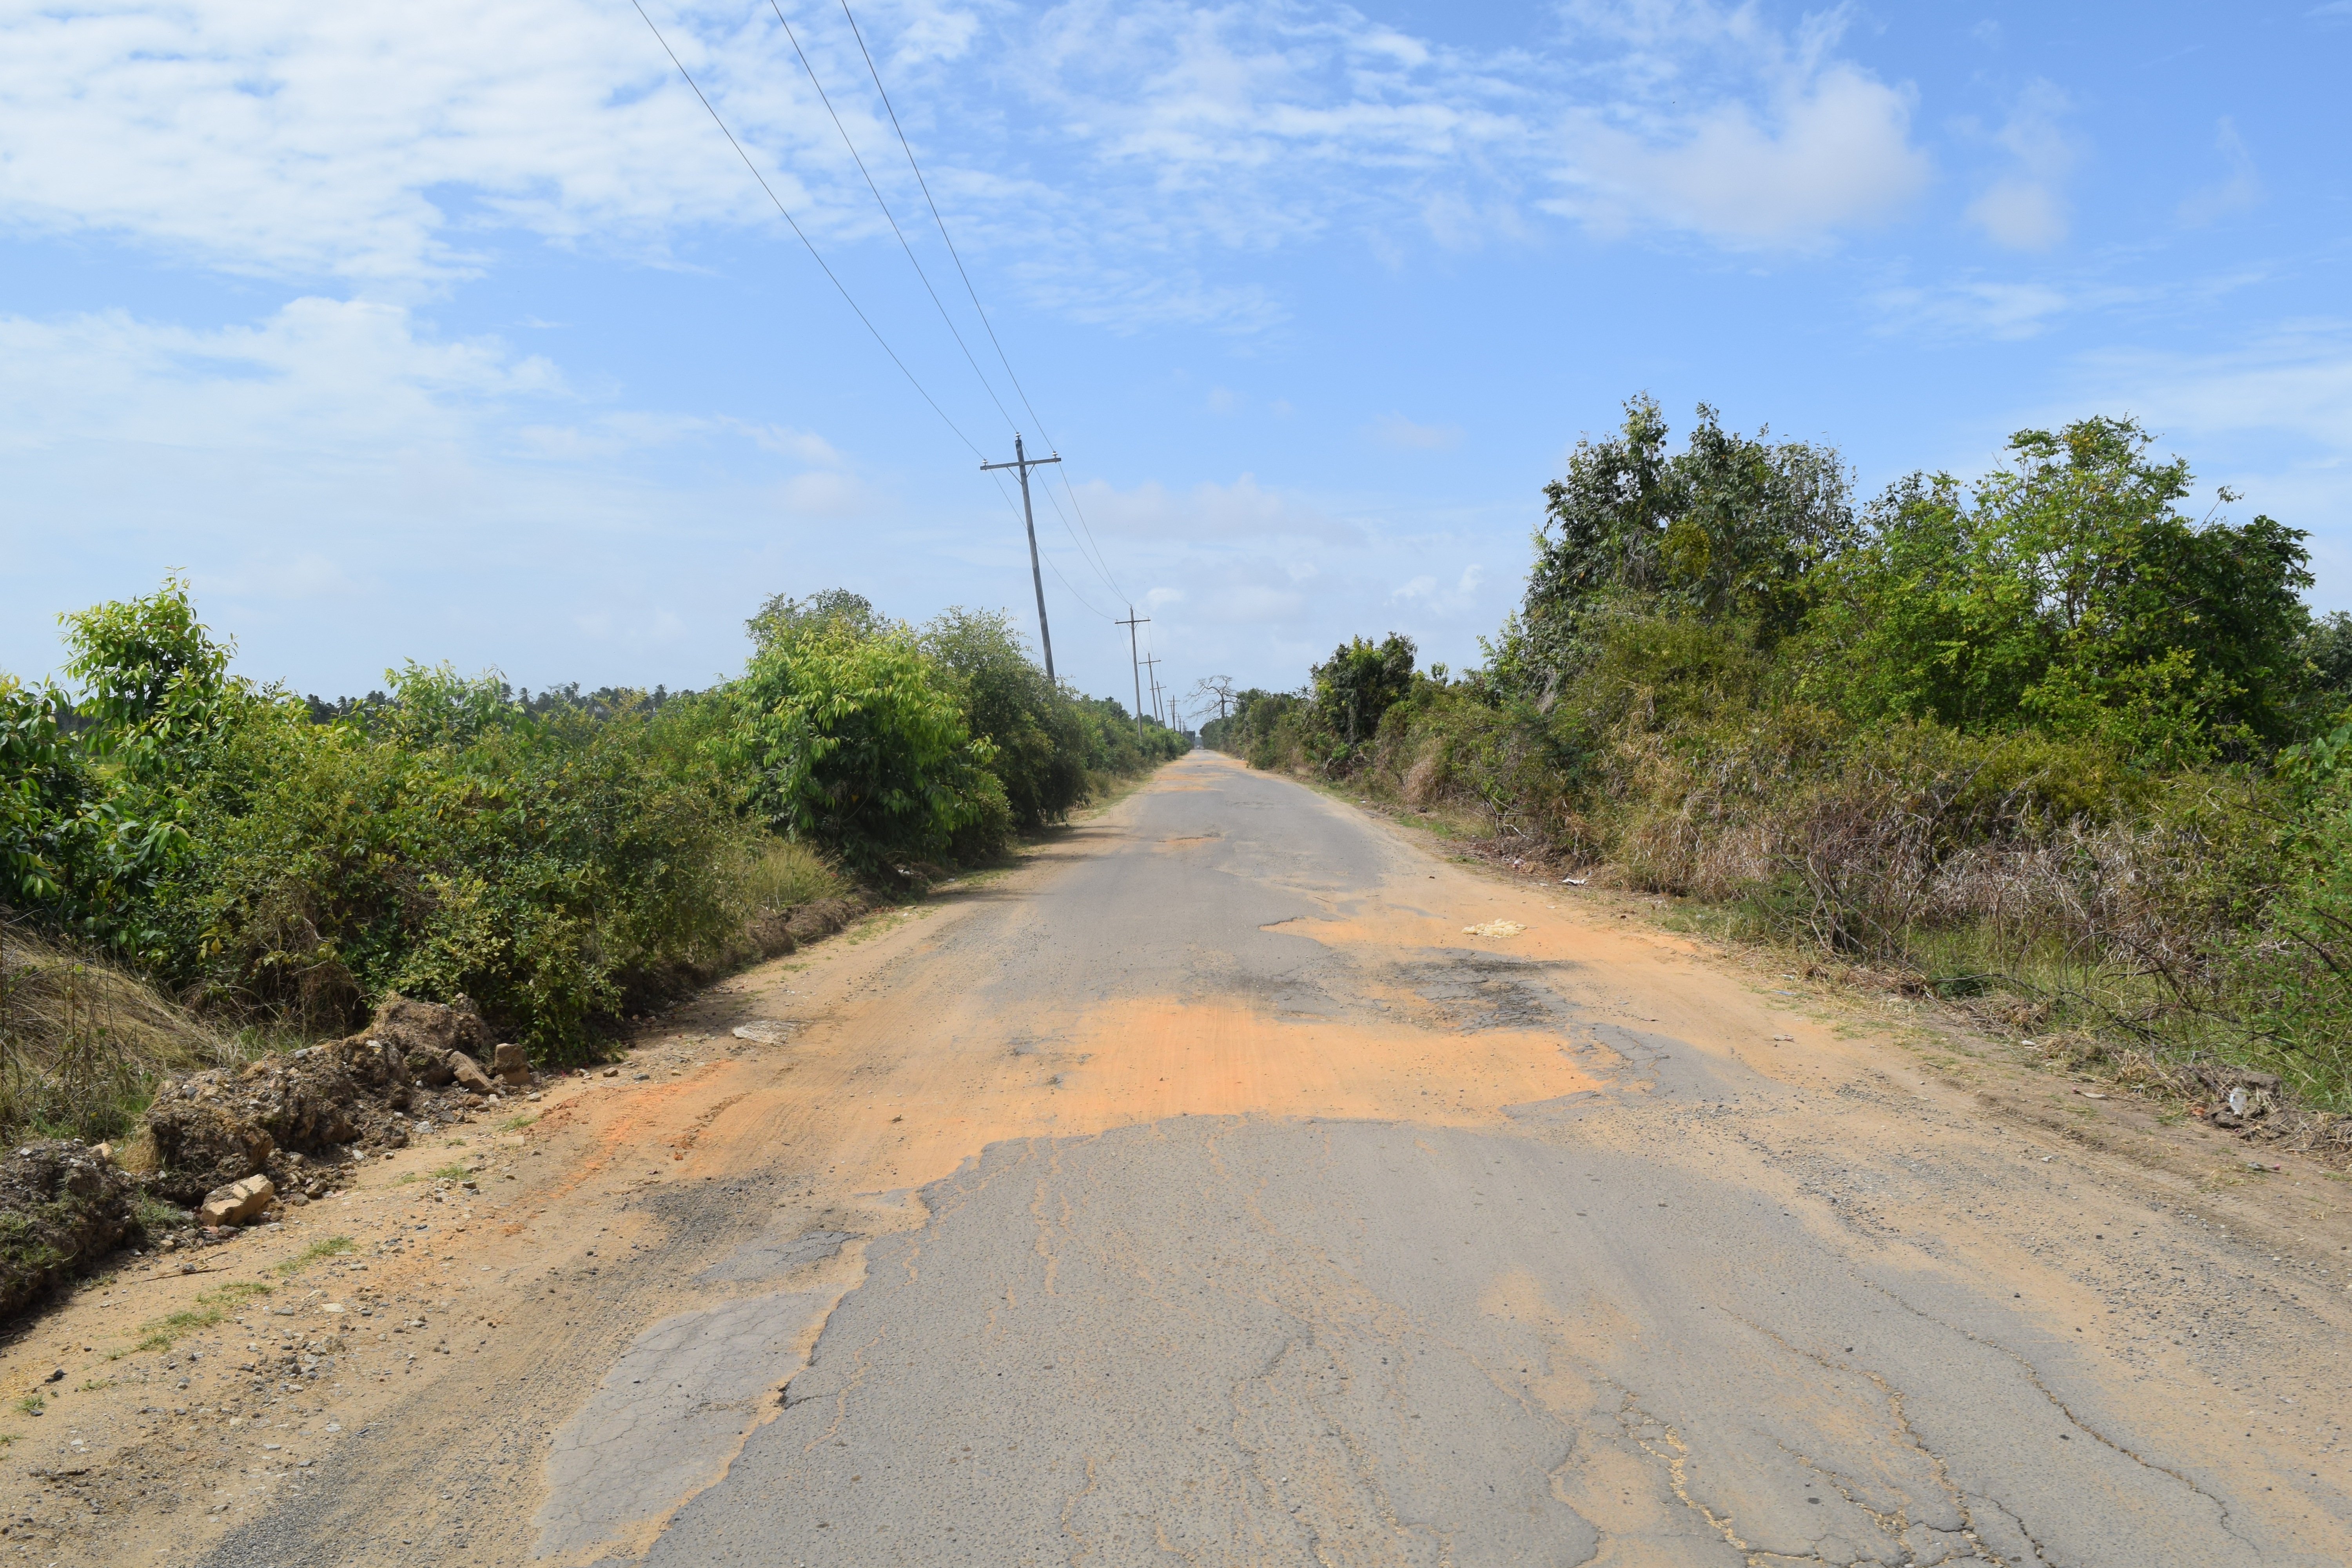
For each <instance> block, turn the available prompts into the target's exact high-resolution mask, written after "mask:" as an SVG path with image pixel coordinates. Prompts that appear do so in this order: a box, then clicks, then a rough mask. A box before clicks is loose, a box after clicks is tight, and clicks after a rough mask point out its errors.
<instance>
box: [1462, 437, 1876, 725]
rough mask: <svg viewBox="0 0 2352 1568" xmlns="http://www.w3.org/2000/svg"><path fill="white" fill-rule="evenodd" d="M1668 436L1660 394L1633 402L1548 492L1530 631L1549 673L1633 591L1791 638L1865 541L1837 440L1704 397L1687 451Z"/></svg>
mask: <svg viewBox="0 0 2352 1568" xmlns="http://www.w3.org/2000/svg"><path fill="white" fill-rule="evenodd" d="M1668 434H1669V431H1668V429H1667V426H1666V420H1665V416H1664V412H1663V411H1662V410H1661V409H1660V408H1659V406H1658V405H1657V403H1656V401H1655V400H1654V399H1653V398H1651V397H1649V396H1648V395H1641V396H1636V397H1633V398H1629V399H1628V400H1627V401H1626V404H1625V419H1624V423H1623V425H1622V427H1621V430H1620V432H1619V434H1618V435H1617V436H1616V437H1612V438H1610V439H1608V440H1604V441H1598V442H1596V441H1592V440H1591V439H1589V438H1588V439H1583V440H1580V441H1579V442H1578V443H1577V445H1576V450H1575V451H1574V452H1572V453H1570V456H1569V460H1568V472H1567V473H1566V474H1565V475H1563V476H1562V477H1561V478H1560V479H1556V480H1554V481H1553V482H1552V483H1550V484H1549V485H1546V486H1545V487H1544V500H1545V510H1544V521H1543V523H1542V524H1541V525H1540V526H1539V527H1538V529H1537V531H1536V538H1535V544H1536V563H1535V566H1534V569H1533V571H1532V572H1531V573H1530V574H1529V577H1528V590H1527V599H1526V605H1525V608H1524V615H1523V619H1522V626H1521V628H1520V630H1519V633H1518V636H1519V637H1520V638H1522V639H1524V640H1526V641H1527V642H1529V643H1531V644H1532V646H1533V650H1534V656H1533V662H1534V663H1536V664H1538V665H1541V666H1543V667H1544V668H1546V669H1547V671H1548V673H1547V677H1546V679H1549V680H1552V681H1556V680H1557V671H1558V667H1559V664H1560V662H1561V661H1562V660H1563V659H1573V658H1575V657H1577V656H1578V653H1579V651H1580V649H1581V648H1582V647H1583V646H1584V645H1585V643H1586V641H1587V639H1586V637H1585V635H1584V630H1583V623H1584V622H1585V621H1586V620H1587V619H1588V618H1589V617H1590V616H1591V615H1593V614H1594V613H1595V612H1597V611H1600V610H1602V609H1604V608H1606V607H1608V606H1609V605H1616V604H1622V603H1624V602H1626V601H1628V600H1630V601H1632V602H1633V603H1634V604H1635V605H1640V606H1643V607H1651V606H1654V607H1658V608H1663V609H1665V610H1667V611H1669V612H1673V613H1683V614H1693V615H1697V616H1702V617H1705V618H1707V619H1724V618H1734V617H1737V618H1742V619H1746V620H1748V621H1751V622H1753V623H1754V625H1755V626H1756V628H1757V630H1758V631H1759V633H1761V634H1763V635H1764V636H1766V637H1779V636H1781V635H1783V634H1785V633H1787V632H1789V631H1791V630H1793V629H1794V628H1795V627H1796V626H1797V625H1798V623H1799V622H1800V621H1801V618H1802V616H1803V614H1804V611H1805V609H1806V606H1807V605H1808V604H1809V603H1810V597H1811V596H1810V593H1809V584H1810V583H1811V579H1812V578H1813V576H1814V574H1816V573H1817V572H1818V571H1819V570H1820V569H1821V568H1822V566H1823V565H1824V564H1825V563H1829V562H1831V561H1833V560H1834V559H1836V558H1837V557H1838V556H1839V555H1840V554H1842V553H1843V552H1844V551H1845V550H1846V549H1848V548H1849V547H1850V546H1851V544H1852V542H1853V535H1854V519H1853V507H1852V505H1851V503H1850V500H1849V498H1848V484H1847V477H1846V471H1845V468H1844V465H1843V462H1842V461H1841V460H1840V458H1839V457H1838V454H1837V452H1836V451H1835V449H1834V448H1831V447H1814V446H1811V445H1808V444H1806V443H1804V442H1801V441H1792V442H1782V443H1780V444H1779V445H1772V444H1770V443H1769V442H1768V441H1767V439H1766V435H1767V433H1766V432H1763V431H1759V432H1758V433H1757V435H1756V436H1755V437H1745V436H1741V435H1738V434H1737V433H1734V432H1727V431H1726V430H1725V429H1724V428H1723V426H1722V424H1721V421H1720V419H1719V418H1718V416H1717V414H1716V411H1715V410H1714V409H1712V408H1710V407H1708V406H1707V405H1705V404H1701V405H1699V408H1698V423H1697V425H1696V427H1695V428H1694V429H1693V430H1692V432H1691V436H1690V439H1689V441H1688V442H1687V443H1686V444H1685V448H1684V450H1683V451H1681V452H1679V453H1673V454H1669V453H1668V451H1667V449H1666V438H1667V436H1668ZM1507 635H1508V634H1507ZM1517 658H1521V659H1526V658H1528V652H1527V651H1526V650H1524V649H1523V650H1522V651H1521V652H1520V653H1519V654H1517Z"/></svg>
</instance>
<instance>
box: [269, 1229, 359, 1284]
mask: <svg viewBox="0 0 2352 1568" xmlns="http://www.w3.org/2000/svg"><path fill="white" fill-rule="evenodd" d="M351 1249H352V1238H351V1237H348V1236H331V1237H326V1238H325V1239H324V1240H322V1241H314V1242H312V1243H311V1244H310V1246H308V1247H304V1248H303V1249H302V1250H301V1251H299V1252H298V1253H296V1254H295V1255H294V1256H293V1257H291V1258H288V1259H287V1260H286V1261H285V1262H283V1263H280V1264H279V1265H278V1269H277V1272H278V1276H279V1277H280V1278H281V1279H292V1278H293V1277H294V1276H295V1275H297V1274H299V1273H301V1272H302V1270H303V1269H305V1268H309V1267H310V1265H311V1264H313V1263H316V1262H318V1261H319V1259H320V1258H339V1257H341V1255H342V1254H344V1253H346V1252H349V1251H350V1250H351Z"/></svg>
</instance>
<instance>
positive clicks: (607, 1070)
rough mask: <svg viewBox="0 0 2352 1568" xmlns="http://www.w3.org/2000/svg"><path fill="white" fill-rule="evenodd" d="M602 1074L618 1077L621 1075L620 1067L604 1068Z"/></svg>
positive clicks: (608, 1076)
mask: <svg viewBox="0 0 2352 1568" xmlns="http://www.w3.org/2000/svg"><path fill="white" fill-rule="evenodd" d="M604 1076H605V1077H606V1078H618V1077H620V1076H621V1069H620V1068H605V1069H604Z"/></svg>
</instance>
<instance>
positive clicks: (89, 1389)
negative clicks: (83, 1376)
mask: <svg viewBox="0 0 2352 1568" xmlns="http://www.w3.org/2000/svg"><path fill="white" fill-rule="evenodd" d="M113 1386H114V1379H112V1378H110V1377H93V1378H90V1379H89V1380H87V1381H86V1382H83V1383H81V1384H79V1385H77V1386H76V1387H75V1389H74V1392H75V1393H76V1394H96V1393H97V1392H98V1391H99V1390H100V1389H101V1388H112V1387H113Z"/></svg>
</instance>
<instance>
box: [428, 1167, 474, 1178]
mask: <svg viewBox="0 0 2352 1568" xmlns="http://www.w3.org/2000/svg"><path fill="white" fill-rule="evenodd" d="M473 1173H474V1167H473V1166H471V1165H444V1166H442V1167H441V1168H440V1169H439V1170H437V1171H436V1172H434V1173H433V1179H434V1180H435V1181H437V1182H462V1181H464V1180H465V1179H466V1178H467V1177H468V1176H470V1175H472V1174H473Z"/></svg>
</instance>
